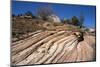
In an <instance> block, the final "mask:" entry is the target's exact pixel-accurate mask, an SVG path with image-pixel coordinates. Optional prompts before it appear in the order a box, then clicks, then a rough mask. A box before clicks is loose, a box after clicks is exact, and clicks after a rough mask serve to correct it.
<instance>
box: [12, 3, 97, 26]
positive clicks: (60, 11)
mask: <svg viewBox="0 0 100 67" xmlns="http://www.w3.org/2000/svg"><path fill="white" fill-rule="evenodd" d="M48 5H49V6H50V8H52V10H53V11H54V13H55V14H56V15H57V16H59V17H60V18H61V19H64V18H66V19H71V18H72V17H73V16H77V17H78V18H79V17H80V15H81V13H82V14H83V16H84V25H85V26H86V27H91V28H94V27H95V23H96V7H95V6H90V5H89V6H87V5H75V4H56V3H41V2H25V1H12V7H11V8H12V14H15V15H18V14H24V13H26V12H27V11H31V12H32V13H33V14H34V15H35V14H36V10H37V9H38V8H40V7H41V6H47V7H48Z"/></svg>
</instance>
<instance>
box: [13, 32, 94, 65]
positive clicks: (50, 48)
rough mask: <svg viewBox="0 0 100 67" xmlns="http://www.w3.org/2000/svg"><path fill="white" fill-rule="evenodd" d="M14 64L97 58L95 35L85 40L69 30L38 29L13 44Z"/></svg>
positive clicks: (86, 36)
mask: <svg viewBox="0 0 100 67" xmlns="http://www.w3.org/2000/svg"><path fill="white" fill-rule="evenodd" d="M11 54H12V58H11V59H12V64H13V65H30V64H48V63H62V62H79V61H92V60H95V37H94V36H91V35H84V40H83V41H80V42H79V41H78V37H77V36H75V35H73V34H72V33H71V32H68V31H36V32H34V33H31V34H30V35H29V36H27V37H25V38H22V39H21V40H16V41H14V42H13V43H12V45H11Z"/></svg>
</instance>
